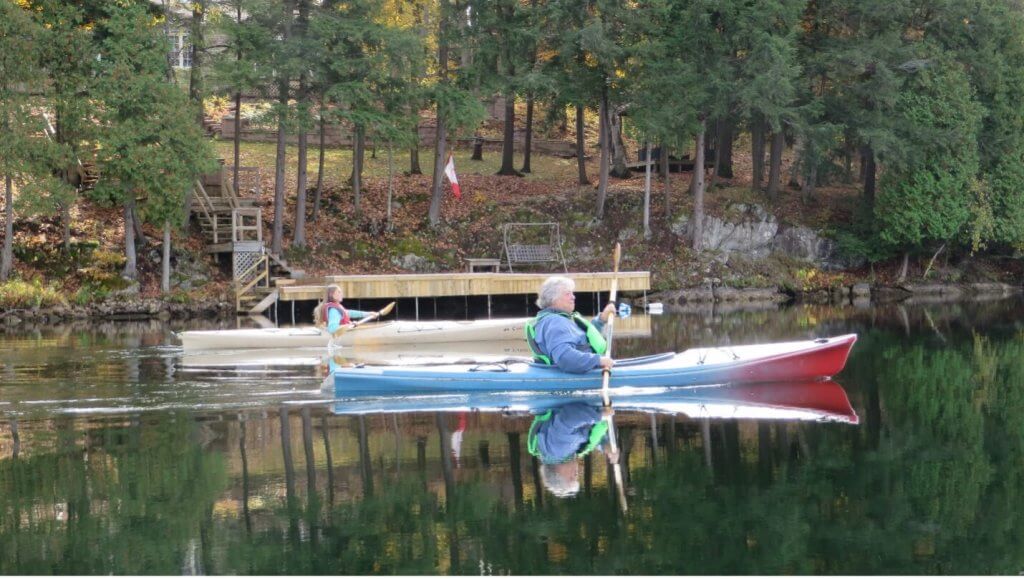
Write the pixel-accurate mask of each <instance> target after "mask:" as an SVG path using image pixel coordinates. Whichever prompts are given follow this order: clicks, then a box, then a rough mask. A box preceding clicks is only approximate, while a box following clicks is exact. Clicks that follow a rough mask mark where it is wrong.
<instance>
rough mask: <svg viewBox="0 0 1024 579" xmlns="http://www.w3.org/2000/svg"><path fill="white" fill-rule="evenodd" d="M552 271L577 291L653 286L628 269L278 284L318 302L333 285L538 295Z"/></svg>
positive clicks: (384, 292) (364, 290) (354, 292)
mask: <svg viewBox="0 0 1024 579" xmlns="http://www.w3.org/2000/svg"><path fill="white" fill-rule="evenodd" d="M551 275H565V276H566V277H570V278H572V279H573V280H575V281H576V291H577V292H580V293H583V292H608V291H610V290H611V285H612V279H614V278H615V277H616V276H617V277H618V279H619V287H618V289H619V291H620V292H642V291H648V290H650V289H651V273H650V272H648V271H626V272H619V273H618V274H615V273H612V272H598V273H570V274H551V273H484V272H474V273H461V272H458V273H456V272H453V273H431V274H389V275H335V276H328V277H325V278H322V279H318V280H316V282H315V283H306V284H304V285H289V286H281V287H279V288H278V289H279V291H280V293H281V297H280V299H281V301H286V302H290V301H299V300H319V299H321V298H322V297H323V295H324V288H325V287H326V286H327V285H329V284H337V285H339V286H341V288H342V290H343V291H344V292H345V299H373V298H380V299H387V298H435V297H450V296H486V295H515V294H536V293H537V289H538V288H539V287H540V284H541V283H542V282H543V281H544V280H545V279H547V278H548V277H549V276H551Z"/></svg>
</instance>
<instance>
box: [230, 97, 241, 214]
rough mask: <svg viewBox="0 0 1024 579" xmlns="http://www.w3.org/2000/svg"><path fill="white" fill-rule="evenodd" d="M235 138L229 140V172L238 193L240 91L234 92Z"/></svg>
mask: <svg viewBox="0 0 1024 579" xmlns="http://www.w3.org/2000/svg"><path fill="white" fill-rule="evenodd" d="M234 123H235V136H234V138H232V139H231V144H232V153H233V159H234V163H235V166H234V168H233V169H232V171H231V184H232V185H233V186H234V188H235V193H236V194H237V193H238V173H239V170H238V165H239V164H240V163H241V162H242V91H237V92H235V119H234Z"/></svg>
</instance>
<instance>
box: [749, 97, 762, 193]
mask: <svg viewBox="0 0 1024 579" xmlns="http://www.w3.org/2000/svg"><path fill="white" fill-rule="evenodd" d="M750 154H751V157H753V172H752V177H751V183H750V187H751V189H753V190H754V191H760V190H761V183H763V182H764V120H763V119H761V117H760V116H759V115H755V116H754V118H752V119H751V120H750Z"/></svg>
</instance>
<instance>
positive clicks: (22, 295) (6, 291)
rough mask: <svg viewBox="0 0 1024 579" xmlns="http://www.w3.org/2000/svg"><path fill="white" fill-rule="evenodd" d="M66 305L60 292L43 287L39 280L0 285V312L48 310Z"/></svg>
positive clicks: (50, 287)
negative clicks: (34, 309)
mask: <svg viewBox="0 0 1024 579" xmlns="http://www.w3.org/2000/svg"><path fill="white" fill-rule="evenodd" d="M66 303H67V302H66V300H65V299H64V296H62V295H61V293H60V290H58V289H57V288H55V287H53V286H50V285H46V286H44V285H43V284H42V283H41V282H40V281H39V280H32V281H22V280H10V281H7V282H3V283H0V310H18V309H30V308H41V307H43V308H48V307H52V306H56V305H58V304H66Z"/></svg>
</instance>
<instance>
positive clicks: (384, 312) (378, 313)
mask: <svg viewBox="0 0 1024 579" xmlns="http://www.w3.org/2000/svg"><path fill="white" fill-rule="evenodd" d="M393 309H395V302H391V303H390V304H388V305H386V306H384V307H383V308H381V309H380V310H379V311H376V312H370V315H368V316H366V317H365V318H363V319H361V320H359V321H357V322H352V325H351V326H341V327H339V328H338V329H337V330H334V333H333V334H331V337H338V336H340V335H342V334H344V333H345V332H347V331H349V330H351V329H352V328H356V327H358V326H361V325H363V324H365V323H366V322H370V321H373V320H376V319H379V318H383V317H384V316H386V315H388V314H390V313H391V310H393Z"/></svg>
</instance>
